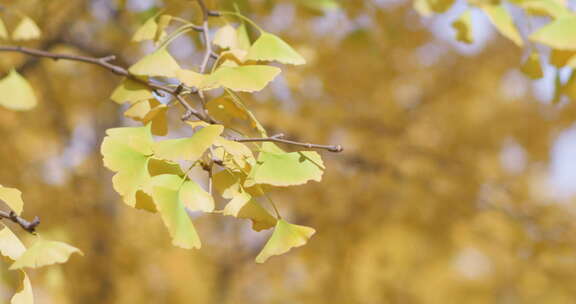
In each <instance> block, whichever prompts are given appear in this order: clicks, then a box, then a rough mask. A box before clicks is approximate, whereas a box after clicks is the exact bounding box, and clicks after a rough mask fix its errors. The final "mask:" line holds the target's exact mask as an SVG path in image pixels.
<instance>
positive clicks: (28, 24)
mask: <svg viewBox="0 0 576 304" xmlns="http://www.w3.org/2000/svg"><path fill="white" fill-rule="evenodd" d="M41 34H42V33H41V31H40V28H39V27H38V25H37V24H36V22H34V20H32V19H31V18H30V17H27V16H24V17H23V18H22V19H21V20H20V22H19V23H18V25H16V28H15V29H14V32H12V39H13V40H32V39H38V38H40V36H41Z"/></svg>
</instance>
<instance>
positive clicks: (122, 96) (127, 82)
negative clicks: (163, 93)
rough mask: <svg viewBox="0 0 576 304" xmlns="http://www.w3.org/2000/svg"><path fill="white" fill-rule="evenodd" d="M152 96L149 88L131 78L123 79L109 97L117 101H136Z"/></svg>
mask: <svg viewBox="0 0 576 304" xmlns="http://www.w3.org/2000/svg"><path fill="white" fill-rule="evenodd" d="M152 97H154V95H152V91H151V90H150V88H148V87H147V86H145V85H144V84H142V83H139V82H137V81H134V80H132V79H127V78H126V79H124V80H122V82H121V83H120V85H119V86H118V87H117V88H116V89H115V90H114V92H112V95H111V96H110V99H112V100H113V101H115V102H117V103H120V104H122V103H125V102H130V103H134V102H138V101H141V100H146V99H150V98H152Z"/></svg>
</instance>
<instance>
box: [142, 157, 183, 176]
mask: <svg viewBox="0 0 576 304" xmlns="http://www.w3.org/2000/svg"><path fill="white" fill-rule="evenodd" d="M148 172H149V173H150V175H151V176H156V175H162V174H173V175H178V176H183V175H184V172H183V171H182V169H181V168H180V165H179V164H178V163H175V162H171V161H166V160H163V159H157V158H154V157H151V158H150V159H149V161H148Z"/></svg>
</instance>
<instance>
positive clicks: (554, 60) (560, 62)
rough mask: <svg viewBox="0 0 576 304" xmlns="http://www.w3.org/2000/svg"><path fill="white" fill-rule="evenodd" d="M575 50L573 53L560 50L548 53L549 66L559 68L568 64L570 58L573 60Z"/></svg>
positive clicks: (575, 53)
mask: <svg viewBox="0 0 576 304" xmlns="http://www.w3.org/2000/svg"><path fill="white" fill-rule="evenodd" d="M575 55H576V50H574V51H562V50H554V49H553V50H552V51H551V52H550V64H551V65H553V66H555V67H557V68H561V67H563V66H565V65H566V64H568V62H570V60H571V59H572V58H575Z"/></svg>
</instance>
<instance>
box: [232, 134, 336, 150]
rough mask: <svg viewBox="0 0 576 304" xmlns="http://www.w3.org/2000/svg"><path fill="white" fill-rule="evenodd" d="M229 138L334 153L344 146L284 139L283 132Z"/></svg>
mask: <svg viewBox="0 0 576 304" xmlns="http://www.w3.org/2000/svg"><path fill="white" fill-rule="evenodd" d="M231 140H233V141H236V142H276V143H281V144H287V145H293V146H299V147H304V148H308V149H320V150H328V151H330V152H336V153H338V152H342V151H344V148H342V146H341V145H317V144H310V143H303V142H297V141H293V140H288V139H284V134H276V135H273V136H270V137H264V138H232V139H231Z"/></svg>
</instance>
